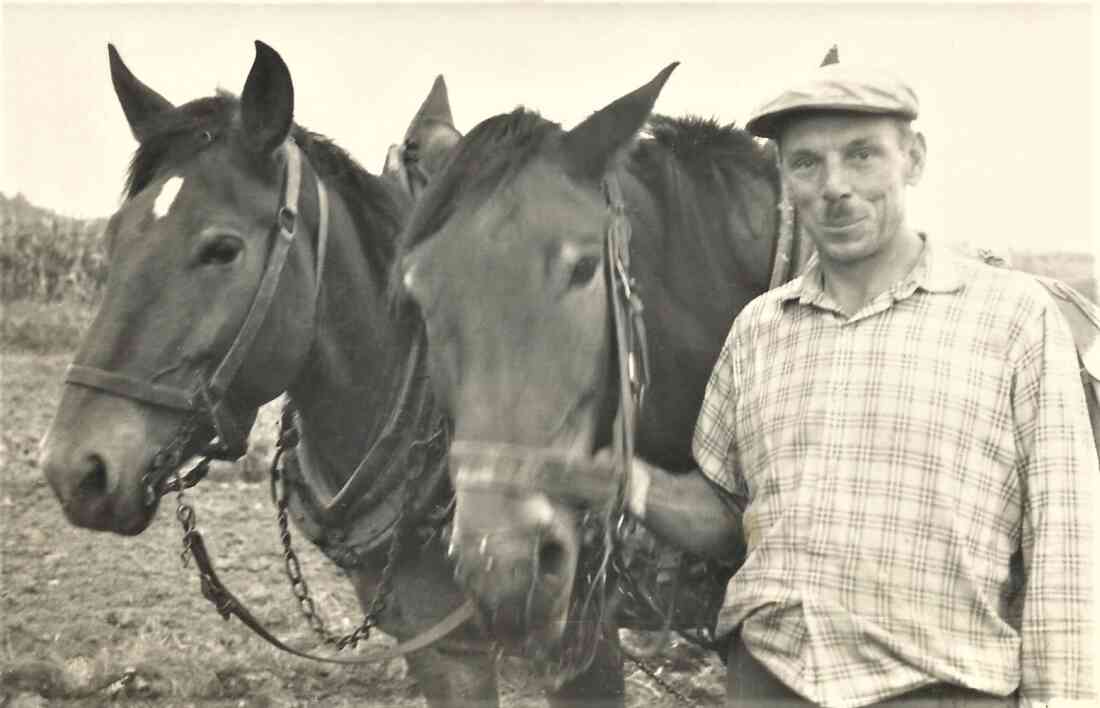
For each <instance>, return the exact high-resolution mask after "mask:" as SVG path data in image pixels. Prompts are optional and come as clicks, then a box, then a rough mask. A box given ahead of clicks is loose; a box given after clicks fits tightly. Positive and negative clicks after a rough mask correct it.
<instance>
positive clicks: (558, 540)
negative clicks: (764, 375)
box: [395, 64, 782, 670]
mask: <svg viewBox="0 0 1100 708" xmlns="http://www.w3.org/2000/svg"><path fill="white" fill-rule="evenodd" d="M675 66H676V65H675V64H673V65H670V66H669V67H667V68H666V69H664V70H663V71H662V72H660V73H659V74H658V75H657V76H656V77H655V78H653V79H652V80H651V81H649V82H648V83H646V84H645V85H643V86H641V87H640V88H638V89H635V90H634V91H632V92H630V93H627V94H626V95H624V96H622V97H620V98H618V99H617V100H615V101H613V102H612V103H610V104H609V105H607V106H606V107H604V108H602V109H600V110H598V111H596V112H595V113H593V114H592V115H591V116H590V117H588V118H587V119H586V120H584V121H583V122H581V123H580V124H579V125H577V126H576V127H574V128H572V129H571V130H568V131H566V130H563V129H562V128H561V127H560V126H559V125H558V124H556V123H553V122H551V121H549V120H547V119H544V118H542V117H541V116H540V115H538V114H537V113H535V112H532V111H528V110H525V109H523V108H520V109H516V110H515V111H513V112H511V113H507V114H501V115H497V116H494V117H491V118H489V119H487V120H485V121H483V122H482V123H480V124H479V125H478V126H477V127H475V128H474V129H473V130H472V131H470V132H469V133H467V134H466V135H465V136H464V137H463V138H462V139H461V140H460V141H459V142H458V144H457V145H456V146H455V148H454V151H453V152H452V155H451V158H450V161H449V163H448V164H447V165H446V166H445V168H444V169H443V170H442V171H441V172H440V173H439V174H438V175H436V177H435V179H433V181H432V183H431V184H430V185H429V187H428V189H427V191H426V192H425V193H424V195H423V197H422V198H421V199H420V200H419V201H418V203H417V205H416V206H415V207H414V210H413V214H412V216H411V217H410V220H409V222H408V224H407V226H406V228H405V231H404V233H403V234H402V236H401V243H400V253H399V256H398V268H399V269H400V273H399V279H400V283H401V288H400V291H399V293H398V294H397V297H398V299H400V300H404V301H409V302H411V303H413V304H414V305H415V306H417V307H419V309H420V310H421V312H422V315H423V317H424V320H425V327H426V331H427V335H428V340H429V346H428V351H429V360H430V369H429V370H430V377H431V380H432V382H433V384H434V385H435V386H436V389H437V391H436V393H437V397H438V398H439V399H440V400H441V402H442V404H443V405H444V407H445V408H446V410H447V412H448V414H449V415H450V416H451V417H452V418H453V424H454V442H453V451H452V459H451V474H452V478H453V480H454V482H455V484H456V494H457V496H456V500H457V501H456V510H455V518H454V524H453V529H452V544H453V547H454V552H455V556H456V559H457V560H456V567H457V569H458V570H457V575H458V577H459V578H460V580H461V581H462V583H463V585H464V586H465V587H466V588H467V589H468V590H469V592H470V593H471V594H472V595H473V596H474V597H475V598H477V600H478V604H479V610H480V612H481V614H482V616H483V622H484V623H485V624H486V625H487V626H488V627H490V628H491V631H492V632H493V633H494V636H497V637H499V638H501V639H502V640H503V641H510V642H511V643H513V644H517V645H525V646H530V645H532V644H534V645H538V646H540V647H542V648H543V650H544V651H545V652H548V653H549V654H551V655H554V654H559V655H560V654H561V653H563V652H567V651H571V649H570V644H571V642H572V641H573V640H571V639H570V632H571V630H572V629H573V628H574V626H575V625H576V624H577V623H578V621H588V620H587V619H584V620H578V617H577V615H576V612H575V611H573V610H571V608H570V605H571V599H573V596H574V595H575V594H576V593H577V592H579V591H580V590H579V588H580V586H581V585H583V584H584V583H583V582H582V581H583V580H584V579H583V578H581V577H579V576H580V575H581V573H580V572H579V571H578V564H582V561H583V556H584V546H585V542H584V538H583V536H584V531H583V529H584V527H585V524H584V523H583V517H584V514H583V512H582V510H580V509H579V508H576V506H575V505H574V504H573V503H571V500H562V499H559V498H558V497H557V496H556V495H548V494H545V493H543V492H544V487H543V486H541V485H540V486H538V487H537V488H533V487H531V486H526V485H524V484H523V483H522V480H521V483H518V484H503V483H497V482H498V478H494V477H493V473H494V470H493V469H492V467H493V465H494V462H493V460H495V459H497V460H499V459H501V458H503V459H504V460H505V462H504V464H505V465H508V464H511V463H514V465H513V467H515V466H519V467H523V466H524V465H525V464H526V463H525V462H524V460H523V458H524V457H525V456H527V455H528V454H529V455H530V456H532V457H533V458H537V457H538V456H539V454H540V452H539V451H550V452H551V453H552V454H551V456H550V457H551V458H552V459H554V460H557V461H559V462H561V461H564V462H565V463H566V464H568V463H569V461H570V460H573V461H576V460H584V459H587V458H589V457H590V456H591V455H592V454H593V452H594V451H596V450H598V449H600V448H603V447H605V446H607V445H608V444H609V443H610V442H611V441H612V439H613V437H614V428H615V426H614V422H615V417H616V415H617V413H618V412H619V410H620V409H621V408H623V404H621V403H620V400H621V398H622V397H621V396H620V395H619V394H618V391H619V388H618V386H619V382H621V380H622V379H623V377H626V376H630V377H631V378H637V377H636V376H635V374H634V369H635V368H637V367H640V366H642V363H644V364H645V367H644V368H646V369H648V370H649V377H648V380H649V382H650V383H649V386H648V390H647V391H646V392H645V394H644V395H645V405H644V407H643V408H642V409H641V412H640V416H639V417H638V418H637V426H636V432H635V434H634V438H635V439H636V449H637V453H638V454H639V455H640V456H641V457H643V458H645V459H647V460H650V461H652V462H653V463H655V464H659V465H661V466H662V467H664V468H666V469H670V470H679V471H684V470H687V469H689V468H690V467H691V465H692V457H691V435H692V428H693V423H694V420H695V417H696V413H697V411H698V409H699V406H700V403H701V400H702V395H703V391H704V387H705V385H706V381H707V378H708V376H709V373H710V370H711V367H712V366H713V364H714V362H715V361H716V359H717V357H718V354H719V351H720V349H721V346H722V342H723V340H724V338H725V335H726V332H727V331H728V329H729V326H730V323H731V322H732V319H733V316H734V315H735V314H736V313H737V312H738V311H739V310H740V309H741V307H743V306H744V305H745V304H746V303H748V302H749V301H750V300H751V299H752V298H754V297H756V296H757V295H758V294H760V293H762V292H763V291H764V290H766V289H767V288H768V285H769V280H770V273H771V270H772V263H773V259H774V258H775V255H776V251H777V248H778V242H779V234H780V232H781V231H782V229H780V224H781V221H782V216H781V214H780V212H779V210H778V209H777V205H778V204H779V202H780V197H781V187H780V182H779V175H778V169H777V163H776V160H775V154H774V148H773V147H771V146H770V145H766V144H762V143H758V142H757V141H756V140H754V139H753V138H752V137H751V136H749V135H748V134H747V133H745V132H743V131H741V130H739V129H735V128H733V127H732V126H724V125H720V124H718V123H716V122H714V121H710V120H702V119H698V118H692V117H686V118H669V117H665V116H660V115H653V114H652V109H653V106H654V103H655V101H656V99H657V97H658V95H659V93H660V90H661V88H662V87H663V85H664V83H665V81H666V80H667V79H668V77H669V75H670V74H671V73H672V71H673V69H674V68H675ZM643 128H644V132H645V133H646V135H644V136H643V137H642V138H641V139H636V134H637V133H638V132H639V130H642V129H643ZM612 180H613V181H614V184H615V186H614V187H612V186H611V185H610V184H609V183H610V182H611V181H612ZM618 192H621V196H615V194H616V193H618ZM609 195H610V198H609ZM616 211H618V213H619V214H621V216H620V217H616ZM623 220H625V221H626V222H627V225H628V227H629V229H630V232H631V233H632V237H631V240H630V244H629V248H628V249H627V250H628V253H621V254H613V253H610V252H609V249H613V248H614V246H609V245H607V243H606V241H605V234H606V232H607V231H608V230H609V229H614V228H620V227H621V226H622V223H621V222H622V221H623ZM617 221H618V222H619V223H618V225H617V224H616V222H617ZM620 257H622V258H629V263H630V264H631V266H630V273H629V279H630V283H631V284H633V285H634V286H635V288H636V290H637V291H640V292H642V293H644V309H643V310H642V311H641V312H640V313H639V312H637V311H636V308H635V312H634V315H635V316H628V319H633V320H639V319H640V320H641V323H640V324H637V323H636V326H635V327H627V328H625V329H617V328H616V326H615V323H614V321H613V320H614V319H615V318H614V317H612V307H611V305H610V304H609V303H610V302H611V300H612V289H613V288H615V287H617V286H616V285H615V283H617V282H620V281H618V280H617V277H618V276H617V275H616V274H615V273H614V271H615V270H617V269H618V268H619V266H620V265H621V264H622V263H623V261H621V260H620ZM396 280H398V276H395V281H396ZM635 329H637V330H639V331H641V330H644V331H645V332H648V342H649V345H650V346H649V353H648V357H647V360H646V361H645V362H642V363H639V362H638V361H636V360H630V361H628V362H627V363H628V365H627V366H626V367H623V366H617V365H616V358H617V357H616V355H615V351H616V344H617V343H619V348H620V349H621V348H622V347H623V346H625V342H624V337H625V336H626V334H627V333H629V331H631V330H635ZM627 369H629V370H630V371H628V370H627ZM459 449H461V450H462V451H463V452H462V453H461V454H460V453H458V452H456V451H457V450H459ZM517 458H518V459H517ZM535 466H536V467H537V466H538V463H536V464H535ZM486 469H488V470H489V479H488V480H487V483H478V482H477V479H478V478H479V476H481V477H484V474H485V472H486ZM549 476H550V475H548V474H545V473H543V474H541V475H539V476H538V479H539V481H540V482H541V483H544V484H545V483H549V484H553V481H552V480H549V481H548V479H547V478H548V477H549ZM482 481H483V482H485V480H482ZM578 481H580V480H579V478H576V477H575V478H573V479H571V480H569V483H570V484H573V483H576V482H578ZM558 486H559V487H560V486H561V485H560V484H559V485H558ZM559 491H561V490H559ZM565 491H566V493H568V490H565ZM578 583H579V584H578ZM604 619H607V621H608V622H609V630H613V629H614V626H612V625H613V619H608V618H606V617H605V618H604ZM597 620H598V618H597ZM602 635H603V636H602V638H601V639H599V640H598V641H599V644H600V646H599V647H598V648H597V653H596V655H595V659H594V662H595V663H596V664H601V663H602V665H604V666H605V667H607V668H606V669H605V670H612V669H614V668H615V667H616V665H619V664H621V656H620V655H619V654H620V652H619V649H620V647H619V645H618V644H617V638H616V633H615V632H614V631H605V632H603V633H602Z"/></svg>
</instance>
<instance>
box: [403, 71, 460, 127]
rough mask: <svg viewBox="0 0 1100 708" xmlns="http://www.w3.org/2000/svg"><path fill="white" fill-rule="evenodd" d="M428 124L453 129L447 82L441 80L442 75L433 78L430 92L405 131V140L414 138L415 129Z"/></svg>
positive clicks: (453, 123) (453, 122)
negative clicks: (436, 124)
mask: <svg viewBox="0 0 1100 708" xmlns="http://www.w3.org/2000/svg"><path fill="white" fill-rule="evenodd" d="M429 122H436V123H442V124H443V125H446V126H447V127H449V128H454V127H455V121H454V118H453V117H451V101H450V99H449V98H448V97H447V82H446V81H444V80H443V74H440V75H439V76H437V77H435V81H434V82H433V83H432V90H431V91H429V92H428V97H427V98H425V99H424V102H423V103H421V104H420V110H418V111H417V112H416V115H415V116H413V119H412V121H411V122H410V123H409V129H408V130H406V131H405V140H409V139H410V138H415V137H416V136H415V133H416V129H417V128H419V127H420V126H422V125H424V124H425V123H429Z"/></svg>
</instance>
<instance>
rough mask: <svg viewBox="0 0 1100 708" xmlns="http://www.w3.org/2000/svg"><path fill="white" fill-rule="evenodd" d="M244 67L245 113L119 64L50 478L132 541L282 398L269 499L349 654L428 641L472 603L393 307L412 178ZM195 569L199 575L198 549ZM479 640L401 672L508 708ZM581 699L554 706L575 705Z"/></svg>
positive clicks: (425, 413) (401, 316) (438, 431)
mask: <svg viewBox="0 0 1100 708" xmlns="http://www.w3.org/2000/svg"><path fill="white" fill-rule="evenodd" d="M255 47H256V55H255V59H254V62H253V64H252V67H251V69H250V71H249V73H248V77H247V79H246V81H245V83H244V87H243V89H242V91H241V94H240V97H239V98H238V97H236V96H233V95H231V94H229V93H226V92H219V93H217V95H214V96H209V97H205V98H200V99H196V100H194V101H191V102H189V103H186V104H184V105H181V106H178V107H177V106H174V105H173V104H172V103H171V102H169V101H168V100H167V99H165V98H164V97H163V96H161V95H160V94H158V93H157V92H156V91H154V90H153V89H151V88H149V87H148V86H146V85H145V84H144V83H142V82H141V81H140V80H138V79H137V78H136V77H135V76H134V75H133V74H132V73H131V72H130V70H129V68H127V66H126V65H125V64H124V63H123V61H122V59H121V57H120V56H119V54H118V52H117V51H116V50H115V48H114V47H113V46H109V48H108V54H109V60H110V69H111V78H112V81H113V84H114V88H115V91H116V93H117V95H118V99H119V102H120V104H121V106H122V109H123V112H124V113H125V116H126V119H127V122H128V124H129V126H130V129H131V131H132V133H133V135H134V137H135V138H136V139H137V141H138V148H137V150H136V152H135V154H134V157H133V160H132V163H131V166H130V170H129V175H128V179H127V182H126V188H125V193H124V201H123V202H122V204H121V206H120V208H119V209H118V211H117V212H116V213H115V214H114V215H113V216H112V217H111V219H110V222H109V225H108V227H107V229H106V232H105V239H106V242H107V246H108V250H109V254H110V272H109V277H108V281H107V285H106V290H105V293H104V296H103V300H102V304H101V305H100V307H99V310H98V312H97V314H96V316H95V319H94V321H93V322H92V324H91V325H90V328H89V330H88V332H87V333H86V335H85V337H84V340H83V342H82V343H81V345H80V347H79V349H78V351H77V353H76V355H75V358H74V360H73V364H72V366H71V367H70V368H69V370H68V371H67V373H66V385H65V387H64V391H63V394H62V399H61V401H60V403H59V406H58V409H57V411H56V413H55V416H54V419H53V422H52V424H51V427H50V430H49V432H48V434H47V437H46V438H45V439H44V441H43V448H42V456H41V465H42V468H43V470H44V473H45V476H46V478H47V480H48V482H49V484H50V486H51V487H52V489H53V491H54V492H55V494H56V496H57V498H58V500H59V502H60V504H61V506H62V508H63V510H64V513H65V515H66V516H67V517H68V519H69V520H70V521H71V522H72V523H73V524H75V525H78V526H81V527H85V528H88V529H94V530H100V531H109V532H114V533H117V534H123V535H133V534H139V533H141V532H142V531H143V530H144V529H145V528H146V527H147V526H148V524H149V523H150V522H151V520H152V519H153V518H154V515H155V514H156V512H157V508H158V505H159V500H160V499H161V497H162V496H163V495H165V494H168V493H171V492H173V491H175V492H176V493H177V494H181V493H182V491H183V489H184V488H185V487H186V486H188V485H189V484H192V483H195V482H196V481H197V480H198V479H199V477H197V476H195V477H193V476H192V475H191V473H188V474H186V475H184V474H181V473H180V471H179V470H180V465H181V464H182V462H183V461H186V460H187V459H189V458H192V457H193V456H196V455H202V456H207V457H209V456H215V457H222V458H226V459H232V458H234V457H237V456H239V455H240V454H241V453H242V452H243V450H244V448H245V446H246V440H247V435H248V432H249V430H250V428H251V425H252V422H253V420H254V418H255V416H256V411H257V409H258V407H259V406H261V405H262V404H264V403H266V402H268V401H271V400H273V399H274V398H276V397H277V396H278V395H280V394H282V393H283V392H286V394H287V396H288V398H289V400H290V401H291V402H292V403H293V410H291V411H288V412H287V414H285V415H284V422H285V423H286V425H285V426H284V429H283V432H282V435H281V439H280V443H279V446H280V447H279V449H280V453H282V452H286V455H285V458H286V460H285V462H284V463H282V468H281V470H282V476H281V488H282V490H283V492H282V497H281V498H282V500H283V501H285V503H286V505H287V507H288V512H287V513H288V514H289V516H290V517H291V518H292V519H293V521H294V522H295V524H296V525H297V527H298V528H299V529H301V530H302V531H303V532H304V534H305V535H306V536H307V537H309V539H310V540H311V541H313V542H314V543H315V544H317V545H318V546H319V547H320V548H321V549H322V550H323V551H324V552H325V553H326V554H327V555H328V557H329V558H330V559H332V560H333V561H335V562H336V563H338V564H339V565H340V566H341V567H342V568H343V569H344V570H345V571H346V572H347V574H348V575H349V577H350V580H351V582H352V584H353V585H354V587H355V590H356V593H357V596H358V598H359V601H360V603H361V605H362V606H363V609H364V612H366V613H367V619H366V620H364V624H363V625H361V627H360V628H359V630H357V634H358V636H357V637H353V640H354V639H362V638H364V637H365V636H366V635H367V634H368V633H369V630H370V628H371V627H372V626H377V627H378V628H379V629H380V630H381V631H384V632H386V633H387V634H389V635H391V636H393V637H396V638H398V639H402V640H406V639H407V638H409V637H413V636H414V635H416V636H420V637H422V636H424V635H423V634H421V633H424V632H425V630H426V628H432V627H437V626H438V623H439V622H440V618H441V617H444V616H445V615H446V616H454V613H452V612H451V610H452V609H453V608H455V607H460V608H461V606H462V605H463V604H464V603H465V597H464V595H463V592H462V591H461V589H460V588H459V587H458V586H457V585H456V584H455V582H454V580H453V577H452V567H451V562H450V561H449V560H448V559H447V557H446V552H445V544H444V542H443V541H442V540H441V535H440V533H439V530H440V526H441V525H443V524H445V523H446V520H447V516H448V513H449V504H450V501H451V499H452V492H451V489H450V482H449V480H448V477H447V472H446V462H447V460H446V441H447V437H448V423H447V421H446V420H445V418H444V416H443V415H442V413H441V409H440V408H439V406H438V405H437V404H436V402H435V401H434V398H433V395H432V393H431V391H430V387H429V383H428V381H427V378H426V373H425V367H426V364H425V358H424V357H425V355H424V346H423V343H424V337H423V331H422V325H421V323H420V321H419V319H418V316H417V315H416V313H415V312H410V311H400V310H396V309H394V308H393V307H392V303H391V301H390V298H389V296H388V294H389V293H390V291H391V290H392V285H391V283H390V282H389V280H388V279H389V277H390V274H391V273H392V272H393V259H394V256H395V252H396V238H397V235H398V233H399V231H400V228H401V226H402V225H403V223H404V221H405V218H406V216H407V214H408V211H409V208H410V204H411V196H412V194H411V193H410V190H409V185H410V182H409V181H408V180H407V179H406V180H404V181H402V180H400V179H398V180H395V181H389V180H385V179H382V178H380V177H377V176H374V175H371V174H369V173H368V172H367V171H365V170H364V169H363V168H362V167H360V166H359V165H358V163H356V162H355V160H353V159H352V158H351V156H350V155H348V154H347V153H346V152H345V151H344V150H343V149H341V148H340V147H339V146H338V145H336V144H335V143H333V142H332V141H331V140H329V139H327V138H325V137H324V136H322V135H320V134H317V133H313V132H310V131H308V130H306V129H305V128H302V127H301V126H298V125H296V124H295V123H294V121H293V111H294V87H293V83H292V80H291V76H290V72H289V69H288V68H287V66H286V64H285V63H284V61H283V59H282V58H281V57H280V56H279V54H278V53H277V52H276V51H275V50H273V49H272V48H271V47H269V46H267V45H266V44H264V43H262V42H256V45H255ZM446 100H447V99H446V91H445V85H443V84H442V83H441V80H439V81H437V84H436V87H435V88H433V93H432V94H430V95H429V98H428V99H427V100H426V102H425V106H422V109H421V116H423V115H429V116H431V117H432V119H433V121H434V123H433V124H432V125H430V126H428V127H429V128H430V130H431V131H432V132H433V135H437V134H438V132H439V129H440V126H441V125H443V127H449V128H450V130H449V131H444V132H447V133H448V134H449V135H450V137H452V138H453V137H455V136H456V135H457V131H455V130H454V128H453V124H451V121H450V110H449V107H448V106H445V105H443V102H445V101H446ZM419 135H420V134H419V132H418V129H417V120H414V121H413V127H412V129H411V130H410V133H409V134H408V136H407V138H406V142H405V144H404V145H403V146H401V149H400V150H399V152H400V153H401V154H400V155H399V158H400V160H399V163H398V164H397V165H391V167H397V168H402V167H409V166H410V165H419V167H418V169H421V168H423V165H420V164H419V163H417V162H416V160H413V159H412V157H413V156H410V155H409V154H408V153H410V152H416V151H417V149H419V150H420V155H419V156H418V157H420V158H423V157H424V155H425V150H424V148H425V144H424V143H421V144H420V145H415V144H414V143H416V142H417V141H418V140H419V139H420V138H419V137H418V136H419ZM448 139H449V138H448V136H447V135H444V136H443V139H442V140H440V139H433V140H432V141H429V142H430V143H431V144H430V145H428V146H427V147H428V152H431V151H445V150H446V149H447V147H446V146H447V140H448ZM391 152H392V151H391ZM439 162H440V159H439V158H438V153H437V159H436V160H435V161H434V164H439ZM431 169H433V168H432V166H431V165H429V166H428V167H427V168H423V172H424V175H426V176H427V177H429V178H430V176H431V174H430V172H431ZM398 171H400V170H398ZM422 176H423V175H422ZM413 186H414V188H415V189H419V188H420V187H419V186H416V184H413ZM421 186H422V185H421ZM295 437H297V438H298V442H297V445H296V446H295V445H294V440H293V439H294V438H295ZM181 508H183V507H182V497H181ZM187 509H188V512H187V513H188V514H191V517H190V518H189V521H191V522H193V509H190V507H187ZM177 513H179V512H177ZM182 520H183V519H181V521H182ZM284 520H285V519H284ZM185 538H191V536H185ZM398 539H400V540H401V541H402V543H401V544H400V545H398ZM191 553H192V556H193V557H195V559H196V561H199V560H200V559H199V557H198V556H199V555H200V554H199V553H198V551H197V550H196V548H195V547H194V542H193V541H191ZM288 570H289V568H288ZM211 577H212V570H210V571H208V572H205V573H204V577H203V584H204V592H205V591H206V590H208V589H210V580H211ZM215 589H216V588H215ZM296 592H297V589H296ZM225 599H226V598H225V597H224V596H220V599H219V602H221V601H224V600H225ZM224 608H225V605H219V610H222V609H224ZM448 613H450V614H448ZM237 616H238V617H241V615H240V614H238V615H237ZM314 619H316V617H314ZM367 620H370V624H368V622H367ZM455 637H457V639H454V638H455ZM482 637H483V635H482V634H481V632H480V630H479V628H478V627H477V626H476V625H475V624H474V623H472V622H469V621H464V622H463V623H462V626H461V627H459V628H458V629H457V631H455V632H454V633H453V634H452V635H450V636H449V637H448V638H447V639H446V640H444V641H442V642H439V643H436V644H432V645H431V646H428V647H422V648H418V649H417V650H416V651H413V652H412V653H410V654H407V655H406V656H405V658H406V660H407V662H408V665H409V668H410V673H411V675H412V676H413V678H414V679H415V680H416V682H417V683H418V685H419V688H420V689H421V690H422V691H423V693H424V695H425V696H426V698H427V700H428V703H429V704H430V705H432V706H446V705H469V704H470V703H471V702H477V703H478V704H480V705H495V704H496V703H497V701H498V698H497V675H496V671H495V664H494V661H495V658H496V657H495V656H494V655H493V653H492V652H491V651H489V649H490V648H491V647H490V646H489V645H488V644H486V643H485V642H484V641H482V640H481V638H482ZM475 640H476V642H475ZM471 642H475V643H473V644H471ZM353 643H354V641H353ZM341 646H342V644H341ZM572 688H573V687H570V686H566V687H564V689H563V691H562V692H561V694H560V696H552V697H551V702H552V703H553V704H555V705H559V704H562V705H564V704H565V703H567V702H568V698H569V695H570V693H569V692H570V690H571V689H572Z"/></svg>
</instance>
